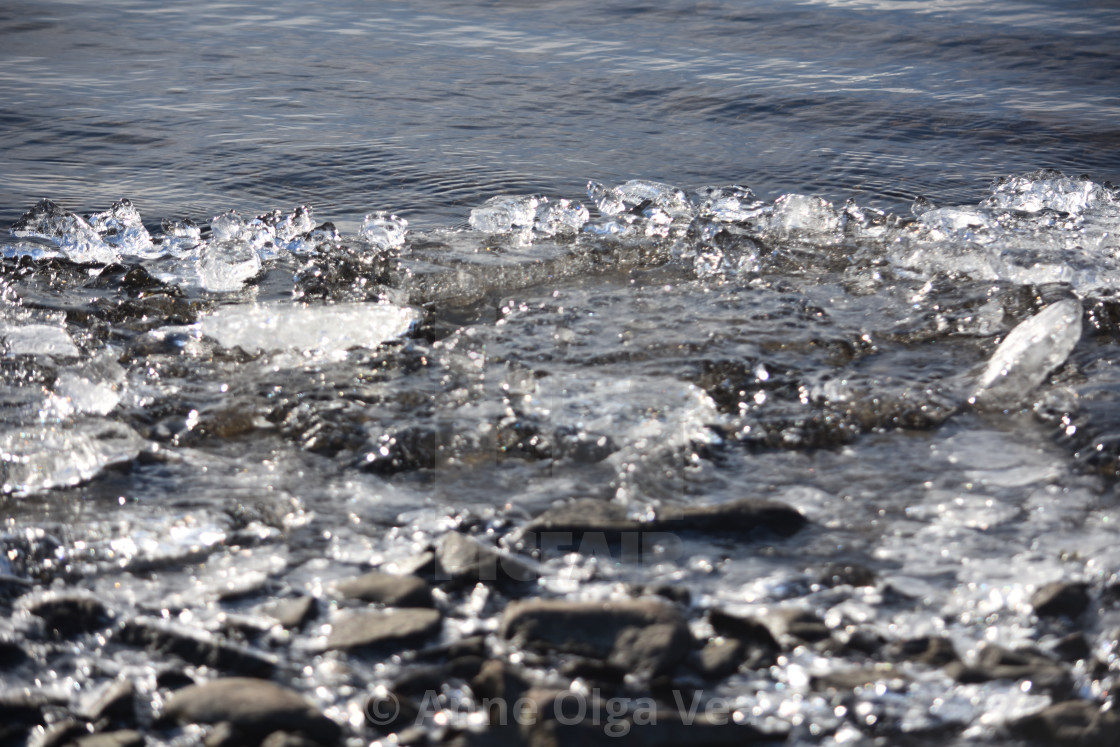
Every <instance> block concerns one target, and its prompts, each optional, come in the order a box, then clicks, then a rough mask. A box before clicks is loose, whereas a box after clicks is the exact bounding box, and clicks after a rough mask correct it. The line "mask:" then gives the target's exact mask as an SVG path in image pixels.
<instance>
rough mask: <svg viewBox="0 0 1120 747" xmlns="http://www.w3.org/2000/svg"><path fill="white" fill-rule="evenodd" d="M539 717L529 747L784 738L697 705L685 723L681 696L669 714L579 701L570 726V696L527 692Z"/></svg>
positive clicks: (673, 745) (716, 743)
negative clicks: (580, 716)
mask: <svg viewBox="0 0 1120 747" xmlns="http://www.w3.org/2000/svg"><path fill="white" fill-rule="evenodd" d="M526 697H527V698H529V699H530V700H532V701H533V703H534V705H535V707H536V712H537V714H538V717H537V719H536V720H535V722H533V723H531V724H528V725H527V726H526V727H525V729H524V730H523V731H524V737H525V738H526V741H527V743H528V745H529V747H596V746H597V745H602V746H603V747H608V746H610V745H615V746H617V745H642V746H643V747H679V746H681V745H704V746H705V747H724V746H725V745H726V747H738V746H739V745H744V744H756V743H766V742H771V743H773V742H777V741H781V740H783V739H785V738H786V735H785V734H783V733H767V732H763V731H760V730H759V729H757V728H755V727H754V726H751V725H749V724H739V723H736V722H735V720H734V719H733V718H732V714H731V709H730V708H728V709H726V710H717V709H706V708H705V706H704V705H703V704H700V703H697V711H696V713H695V717H694V718H687V716H688V710H689V708H690V707H691V706H692V705H693V700H692V696H690V695H684V696H682V697H681V702H680V703H674V704H673V705H672V706H671V707H669V708H656V709H655V710H654V709H651V710H649V711H642V709H641V707H640V706H638V707H635V708H634V710H632V711H630V712H627V713H618V712H617V711H613V710H608V709H607V704H606V702H604V701H602V700H601V699H600V700H594V699H587V698H584V699H583V700H582V705H583V707H584V708H585V709H586V712H587V715H586V717H585V718H584V720H582V721H576V722H573V714H575V713H577V711H576V710H575V709H576V708H577V706H578V705H579V704H577V703H576V701H575V700H573V696H572V693H570V692H541V691H535V690H534V691H530V692H529V693H528V695H527V696H526Z"/></svg>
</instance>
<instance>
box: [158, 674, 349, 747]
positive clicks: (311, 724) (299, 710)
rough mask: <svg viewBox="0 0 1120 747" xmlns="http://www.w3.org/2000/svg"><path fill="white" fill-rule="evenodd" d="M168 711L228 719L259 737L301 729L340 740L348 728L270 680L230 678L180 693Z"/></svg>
mask: <svg viewBox="0 0 1120 747" xmlns="http://www.w3.org/2000/svg"><path fill="white" fill-rule="evenodd" d="M164 715H165V716H166V717H167V718H170V719H173V720H175V721H177V722H178V723H180V724H220V723H228V724H230V725H231V726H232V727H233V728H234V729H236V730H237V731H238V732H240V733H242V734H244V735H247V736H250V737H254V738H255V739H256V740H257V741H259V740H260V739H262V738H263V737H265V736H267V735H269V734H271V733H273V732H275V731H285V732H299V733H302V734H304V735H306V736H308V737H310V738H312V739H314V740H315V741H316V742H317V743H318V744H335V743H337V742H338V740H339V738H340V737H341V736H342V729H341V728H340V727H339V725H338V724H336V723H335V722H334V721H331V720H330V719H329V718H327V717H326V716H324V715H323V714H322V713H320V712H319V710H318V709H317V708H315V706H313V705H311V704H310V703H309V702H308V701H306V700H305V699H304V698H303V697H302V696H301V695H300V694H299V693H297V692H295V691H294V690H289V689H288V688H285V687H280V686H279V685H276V684H274V683H272V682H269V681H268V680H259V679H253V678H249V677H229V678H226V679H219V680H214V681H212V682H206V683H204V684H201V685H192V686H191V687H187V688H184V689H183V690H180V691H179V692H177V693H175V694H174V695H173V696H172V697H171V698H170V700H168V702H167V707H166V708H165V709H164Z"/></svg>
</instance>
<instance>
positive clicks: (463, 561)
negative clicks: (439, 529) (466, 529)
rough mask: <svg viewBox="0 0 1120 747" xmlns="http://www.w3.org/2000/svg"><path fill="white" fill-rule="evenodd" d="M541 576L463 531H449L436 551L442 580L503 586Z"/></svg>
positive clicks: (510, 556)
mask: <svg viewBox="0 0 1120 747" xmlns="http://www.w3.org/2000/svg"><path fill="white" fill-rule="evenodd" d="M537 575H538V574H537V572H536V571H535V570H533V569H532V568H530V567H529V565H528V564H527V563H525V562H524V561H522V560H519V559H518V558H516V557H514V556H513V555H510V554H509V553H504V552H501V551H499V550H498V549H497V548H495V547H490V546H488V545H484V544H482V543H481V542H479V541H478V540H476V539H474V538H472V537H468V536H467V535H465V534H462V533H460V532H448V533H447V534H445V535H444V536H443V538H442V539H441V540H440V543H439V546H438V547H437V548H436V579H437V580H440V581H444V580H446V581H450V582H451V583H452V584H455V585H462V584H471V585H473V584H476V583H480V582H481V583H492V584H499V585H503V584H516V583H522V582H527V581H533V580H535V579H536V578H537Z"/></svg>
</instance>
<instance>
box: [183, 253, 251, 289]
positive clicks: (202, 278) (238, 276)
mask: <svg viewBox="0 0 1120 747" xmlns="http://www.w3.org/2000/svg"><path fill="white" fill-rule="evenodd" d="M260 271H261V258H260V255H259V254H258V253H257V251H256V250H255V249H254V248H253V247H251V246H249V245H247V244H244V243H241V242H239V241H238V242H235V241H212V242H210V243H208V244H206V245H205V246H203V247H202V251H201V252H200V254H199V258H198V278H199V284H200V285H201V286H202V287H203V288H204V289H206V290H209V291H215V292H218V293H222V292H229V291H237V290H241V287H242V286H243V285H244V284H245V281H246V280H249V279H250V278H253V277H255V276H256V275H257V273H259V272H260Z"/></svg>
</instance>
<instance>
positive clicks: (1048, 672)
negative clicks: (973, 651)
mask: <svg viewBox="0 0 1120 747" xmlns="http://www.w3.org/2000/svg"><path fill="white" fill-rule="evenodd" d="M945 673H946V674H948V675H949V676H950V677H952V678H953V679H955V680H957V682H960V683H962V684H975V683H982V682H991V681H993V680H1016V681H1018V680H1030V681H1031V682H1032V683H1033V684H1034V686H1035V687H1038V688H1041V689H1043V690H1050V691H1056V692H1059V693H1061V692H1065V691H1067V690H1068V689H1069V687H1070V683H1071V679H1070V674H1069V672H1068V671H1066V669H1065V667H1063V666H1062V665H1061V664H1060V663H1059V662H1056V661H1054V660H1053V659H1050V658H1049V657H1047V656H1045V655H1044V654H1042V653H1041V652H1039V651H1034V650H1031V649H1019V650H1015V651H1012V650H1010V649H1006V648H1003V647H1002V646H996V645H994V644H985V645H983V646H981V647H980V649H979V651H978V652H977V657H976V663H975V664H966V663H965V662H963V661H955V662H950V663H949V664H947V665H946V666H945Z"/></svg>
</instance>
